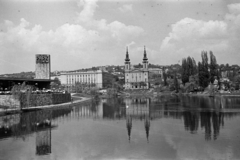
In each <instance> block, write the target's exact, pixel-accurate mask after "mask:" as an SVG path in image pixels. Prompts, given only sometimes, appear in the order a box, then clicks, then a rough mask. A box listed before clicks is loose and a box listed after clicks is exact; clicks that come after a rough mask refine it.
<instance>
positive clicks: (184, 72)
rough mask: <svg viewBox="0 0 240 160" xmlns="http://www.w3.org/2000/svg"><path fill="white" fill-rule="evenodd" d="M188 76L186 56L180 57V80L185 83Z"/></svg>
mask: <svg viewBox="0 0 240 160" xmlns="http://www.w3.org/2000/svg"><path fill="white" fill-rule="evenodd" d="M188 78H189V76H188V65H187V60H186V58H184V59H182V82H183V84H184V85H185V83H187V82H188V81H189V79H188Z"/></svg>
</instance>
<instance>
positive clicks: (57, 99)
mask: <svg viewBox="0 0 240 160" xmlns="http://www.w3.org/2000/svg"><path fill="white" fill-rule="evenodd" d="M70 101H71V95H70V94H69V93H67V94H62V93H51V94H31V95H28V94H21V95H20V106H21V108H26V107H35V106H44V105H51V104H61V103H66V102H70Z"/></svg>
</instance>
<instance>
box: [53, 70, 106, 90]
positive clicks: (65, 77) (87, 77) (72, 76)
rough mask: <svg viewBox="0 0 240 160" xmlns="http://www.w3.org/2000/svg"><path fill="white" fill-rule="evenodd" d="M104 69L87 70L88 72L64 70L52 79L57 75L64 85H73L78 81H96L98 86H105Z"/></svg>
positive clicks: (88, 82)
mask: <svg viewBox="0 0 240 160" xmlns="http://www.w3.org/2000/svg"><path fill="white" fill-rule="evenodd" d="M102 74H103V73H102V71H101V70H98V71H86V72H82V71H80V72H62V73H60V75H59V76H53V77H52V79H54V78H55V77H57V78H58V79H59V80H60V81H61V84H62V85H66V86H73V85H75V84H76V83H77V82H79V83H87V84H91V83H94V84H96V86H97V87H98V88H102V86H103V84H102V83H103V76H102Z"/></svg>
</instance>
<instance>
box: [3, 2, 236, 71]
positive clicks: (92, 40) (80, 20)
mask: <svg viewBox="0 0 240 160" xmlns="http://www.w3.org/2000/svg"><path fill="white" fill-rule="evenodd" d="M144 45H145V46H146V49H147V54H148V58H149V62H150V63H153V64H160V65H169V64H176V63H179V61H181V59H182V58H184V57H187V56H191V57H194V58H195V59H196V61H199V60H200V58H201V56H200V54H201V51H202V50H205V51H210V50H212V51H213V53H214V55H215V56H216V58H217V61H218V63H224V64H226V63H229V64H238V65H240V63H239V60H240V53H239V51H240V1H239V0H112V1H110V0H109V1H107V0H0V74H4V73H17V72H22V71H25V72H26V71H34V70H35V54H50V55H51V63H52V71H55V70H74V69H81V68H88V67H92V66H100V65H123V64H124V58H125V52H126V46H128V47H129V54H130V59H131V63H132V64H137V63H141V61H142V57H143V47H144Z"/></svg>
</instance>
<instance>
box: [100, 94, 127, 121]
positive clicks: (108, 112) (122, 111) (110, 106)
mask: <svg viewBox="0 0 240 160" xmlns="http://www.w3.org/2000/svg"><path fill="white" fill-rule="evenodd" d="M123 117H126V105H125V103H124V101H123V99H119V98H109V99H107V102H106V103H103V118H110V119H115V118H123Z"/></svg>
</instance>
